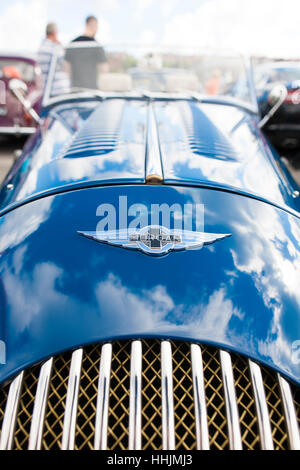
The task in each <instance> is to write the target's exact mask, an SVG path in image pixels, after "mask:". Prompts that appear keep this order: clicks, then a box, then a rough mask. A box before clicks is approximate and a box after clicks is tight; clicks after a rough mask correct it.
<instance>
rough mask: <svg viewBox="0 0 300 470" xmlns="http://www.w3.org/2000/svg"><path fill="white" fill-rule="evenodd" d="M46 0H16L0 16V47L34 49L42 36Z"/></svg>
mask: <svg viewBox="0 0 300 470" xmlns="http://www.w3.org/2000/svg"><path fill="white" fill-rule="evenodd" d="M47 7H48V0H27V1H26V2H24V1H18V2H17V3H14V4H12V5H8V7H7V8H6V9H5V10H4V12H3V13H2V14H1V16H0V44H1V49H8V50H17V49H20V50H24V51H25V50H26V51H35V50H37V49H38V47H39V45H40V42H41V40H42V38H43V36H44V29H45V24H46V23H47Z"/></svg>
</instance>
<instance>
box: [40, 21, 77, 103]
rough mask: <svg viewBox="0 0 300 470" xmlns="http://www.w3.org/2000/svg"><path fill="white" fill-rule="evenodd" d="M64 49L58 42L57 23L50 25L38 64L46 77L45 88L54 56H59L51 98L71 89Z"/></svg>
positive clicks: (48, 25)
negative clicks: (65, 68)
mask: <svg viewBox="0 0 300 470" xmlns="http://www.w3.org/2000/svg"><path fill="white" fill-rule="evenodd" d="M64 54H65V53H64V48H63V46H62V45H61V44H60V42H59V40H58V28H57V25H56V24H55V23H48V24H47V27H46V38H45V40H44V41H43V43H42V44H41V47H40V49H39V51H38V62H39V64H40V67H41V70H42V74H43V77H44V86H45V87H46V85H47V80H48V75H49V71H50V66H51V62H52V59H53V56H57V61H58V62H57V65H56V70H55V75H54V80H53V83H52V90H51V96H54V95H59V94H63V93H66V92H67V91H68V89H69V87H70V83H69V79H68V76H67V74H66V72H65V71H64V70H63V68H64V63H63V62H64Z"/></svg>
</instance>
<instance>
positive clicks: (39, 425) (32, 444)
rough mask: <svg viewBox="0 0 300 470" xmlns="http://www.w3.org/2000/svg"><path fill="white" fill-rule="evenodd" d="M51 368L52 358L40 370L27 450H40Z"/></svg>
mask: <svg viewBox="0 0 300 470" xmlns="http://www.w3.org/2000/svg"><path fill="white" fill-rule="evenodd" d="M52 367H53V358H51V359H49V361H47V362H46V363H45V364H44V365H43V366H42V367H41V370H40V375H39V381H38V386H37V391H36V396H35V400H34V408H33V414H32V421H31V427H30V436H29V445H28V449H29V450H40V448H41V443H42V437H43V428H44V420H45V412H46V407H47V399H48V392H49V385H50V379H51V373H52Z"/></svg>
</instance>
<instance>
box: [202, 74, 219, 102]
mask: <svg viewBox="0 0 300 470" xmlns="http://www.w3.org/2000/svg"><path fill="white" fill-rule="evenodd" d="M220 80H221V71H220V70H219V69H215V70H214V71H213V74H212V76H211V78H210V79H209V80H208V81H207V82H206V83H205V93H206V94H207V95H213V96H217V95H218V94H219V93H220Z"/></svg>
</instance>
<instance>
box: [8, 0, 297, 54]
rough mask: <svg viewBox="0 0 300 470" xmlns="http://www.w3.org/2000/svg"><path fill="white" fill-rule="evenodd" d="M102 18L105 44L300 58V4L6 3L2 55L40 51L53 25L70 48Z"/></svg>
mask: <svg viewBox="0 0 300 470" xmlns="http://www.w3.org/2000/svg"><path fill="white" fill-rule="evenodd" d="M89 14H95V15H97V16H98V17H99V18H100V21H101V22H100V24H101V30H100V34H99V38H98V39H99V40H100V41H101V42H103V43H104V44H141V43H142V44H147V45H148V44H168V45H169V44H170V45H174V46H175V45H177V46H181V45H182V46H185V45H193V46H197V47H201V48H207V47H211V48H214V49H216V48H219V47H222V48H226V49H231V50H237V51H239V52H243V53H246V54H265V55H270V56H287V57H289V56H290V57H292V56H294V57H297V56H298V57H299V56H300V46H299V44H300V28H299V17H300V1H299V0H284V1H283V0H1V2H0V50H3V49H20V50H21V49H23V50H24V49H26V50H32V51H34V50H36V49H37V48H38V46H39V44H40V42H41V40H42V38H43V35H44V29H45V25H46V23H47V22H48V21H56V22H57V23H58V25H59V29H60V38H61V41H62V42H63V43H67V42H68V41H69V40H70V39H72V37H74V36H75V35H77V34H79V33H80V32H81V31H82V29H83V22H84V18H85V17H86V16H87V15H89Z"/></svg>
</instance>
